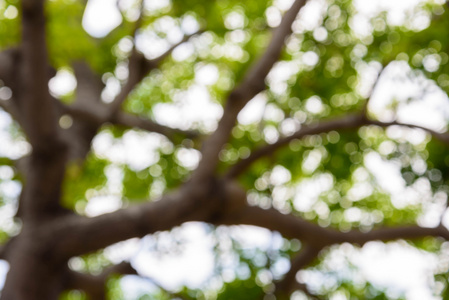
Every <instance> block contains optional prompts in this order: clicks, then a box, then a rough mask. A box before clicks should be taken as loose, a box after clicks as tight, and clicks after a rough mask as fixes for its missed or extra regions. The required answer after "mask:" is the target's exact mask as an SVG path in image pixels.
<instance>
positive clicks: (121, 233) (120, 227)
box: [45, 185, 216, 259]
mask: <svg viewBox="0 0 449 300" xmlns="http://www.w3.org/2000/svg"><path fill="white" fill-rule="evenodd" d="M203 193H204V188H202V187H199V186H196V187H195V186H191V185H186V186H184V187H183V188H181V189H180V190H178V191H177V192H174V193H172V194H167V195H166V196H164V197H162V199H160V200H158V201H156V202H150V203H144V204H140V205H136V206H131V207H128V208H125V209H121V210H119V211H116V212H113V213H109V214H104V215H100V216H98V217H94V218H85V217H80V216H69V217H66V218H64V219H61V220H55V221H54V222H50V223H49V224H48V228H46V229H45V230H46V231H47V232H48V233H49V234H50V235H52V236H53V238H52V239H51V240H53V241H54V243H56V244H55V245H54V247H53V249H54V252H55V253H54V255H55V256H56V255H58V256H59V255H62V256H63V258H62V259H64V257H66V258H68V257H72V256H76V255H80V254H83V253H87V252H90V251H94V250H98V249H101V248H104V247H106V246H109V245H111V244H113V243H116V242H119V241H122V240H126V239H129V238H132V237H141V236H144V235H146V234H150V233H154V232H156V231H161V230H169V229H171V228H173V227H174V226H177V225H180V224H182V223H184V222H187V221H204V220H206V219H207V218H208V217H209V216H210V215H211V211H213V210H214V209H215V207H214V206H213V205H214V201H208V198H207V197H206V195H204V194H203ZM215 206H216V205H215ZM54 236H58V239H55V238H54ZM49 238H50V237H49Z"/></svg>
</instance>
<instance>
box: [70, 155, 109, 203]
mask: <svg viewBox="0 0 449 300" xmlns="http://www.w3.org/2000/svg"><path fill="white" fill-rule="evenodd" d="M107 165H108V162H107V161H106V160H103V159H99V158H98V157H96V156H94V155H93V154H91V155H89V156H88V157H87V159H86V160H85V162H84V164H83V165H80V164H77V163H73V164H71V165H69V166H68V167H67V173H66V177H65V181H64V186H63V191H64V193H63V196H64V197H63V199H62V201H63V204H64V205H65V206H66V207H69V208H75V205H76V203H77V202H78V201H86V200H87V199H86V197H87V196H86V192H87V191H89V190H95V189H101V188H102V187H103V186H104V185H105V183H106V175H105V173H104V168H105V167H106V166H107Z"/></svg>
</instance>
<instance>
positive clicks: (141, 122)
mask: <svg viewBox="0 0 449 300" xmlns="http://www.w3.org/2000/svg"><path fill="white" fill-rule="evenodd" d="M111 122H112V123H113V124H116V125H123V126H126V127H134V128H139V129H143V130H147V131H151V132H156V133H160V134H162V135H164V136H166V137H167V138H168V139H169V140H171V141H173V142H175V143H176V142H179V138H190V139H194V138H197V137H198V136H199V133H198V132H196V131H184V130H180V129H176V128H171V127H167V126H164V125H160V124H158V123H155V122H153V121H151V120H148V119H143V118H141V117H138V116H135V115H132V114H127V113H123V112H120V113H118V114H117V116H116V117H115V118H113V119H112V120H111Z"/></svg>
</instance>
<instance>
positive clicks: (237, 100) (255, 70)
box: [192, 0, 306, 180]
mask: <svg viewBox="0 0 449 300" xmlns="http://www.w3.org/2000/svg"><path fill="white" fill-rule="evenodd" d="M305 2H306V0H296V1H295V2H294V3H293V4H292V6H291V7H290V9H289V10H288V11H287V12H286V13H285V15H284V17H283V18H282V21H281V24H280V25H279V27H277V28H276V29H275V30H274V31H273V35H272V38H271V41H270V43H269V45H268V47H267V49H266V50H265V52H264V54H263V55H262V57H260V58H259V60H258V61H257V62H256V64H255V65H253V67H252V68H251V69H249V71H248V73H247V75H246V76H245V78H244V79H243V81H242V83H240V85H239V86H237V87H236V88H235V89H234V90H233V91H232V92H231V94H230V95H229V97H228V99H227V102H226V106H225V109H224V113H223V117H222V118H221V120H220V122H219V124H218V128H217V130H216V131H215V132H214V133H213V134H212V135H211V136H210V137H209V139H208V140H206V142H205V143H204V145H203V149H202V151H201V152H202V160H201V162H200V164H199V166H198V168H197V169H196V171H195V173H194V174H193V176H192V179H193V180H203V179H204V178H206V177H207V176H209V175H210V174H212V173H213V171H214V170H215V168H216V166H217V163H218V153H219V152H220V150H221V148H222V147H223V146H224V144H225V143H226V142H227V140H228V139H229V136H230V134H231V131H232V128H233V127H234V125H235V121H236V118H237V115H238V113H239V112H240V110H241V109H242V108H243V107H244V106H245V105H246V103H248V101H249V100H251V99H252V98H253V97H254V96H255V95H257V94H258V93H259V92H261V91H263V90H264V89H265V82H264V80H265V77H266V76H267V74H268V72H269V71H270V70H271V68H272V67H273V65H274V63H275V62H276V61H278V59H279V56H280V54H281V51H282V49H283V47H284V41H285V39H286V38H287V37H288V36H289V35H290V33H291V32H292V29H291V26H292V23H293V22H294V21H295V18H296V15H297V14H298V12H299V10H300V9H301V8H302V7H303V6H304V4H305Z"/></svg>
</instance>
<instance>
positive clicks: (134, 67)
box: [109, 31, 201, 114]
mask: <svg viewBox="0 0 449 300" xmlns="http://www.w3.org/2000/svg"><path fill="white" fill-rule="evenodd" d="M199 33H201V31H199V32H196V33H194V34H191V35H186V36H184V38H183V39H182V40H181V41H180V42H178V43H176V44H174V45H172V46H171V47H170V49H168V50H167V51H166V52H164V53H163V54H162V55H160V56H159V57H157V58H155V59H151V60H148V59H146V58H145V56H144V55H143V54H142V53H140V52H139V51H137V49H136V48H135V47H134V48H133V50H132V53H131V57H130V58H129V66H128V68H129V76H128V81H127V82H126V84H125V85H124V86H123V87H122V89H121V91H120V93H119V94H118V95H117V97H116V98H115V99H114V101H112V103H111V104H110V105H109V111H110V113H111V114H115V113H116V112H118V111H119V109H120V107H121V105H122V103H123V102H124V101H125V100H126V98H127V97H128V95H129V93H130V92H131V91H132V90H133V89H134V87H135V86H136V85H137V84H138V83H139V82H141V81H142V79H143V78H144V77H145V76H146V75H147V74H148V73H149V72H150V71H151V70H153V69H155V68H157V67H158V66H159V65H160V64H161V62H162V61H163V60H164V59H165V58H166V57H167V56H169V55H170V54H171V53H172V52H173V50H174V49H175V48H176V47H178V46H179V45H181V44H182V43H185V42H186V41H188V40H189V39H190V38H191V37H192V36H194V35H197V34H199Z"/></svg>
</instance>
